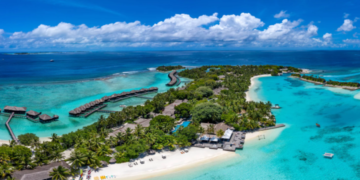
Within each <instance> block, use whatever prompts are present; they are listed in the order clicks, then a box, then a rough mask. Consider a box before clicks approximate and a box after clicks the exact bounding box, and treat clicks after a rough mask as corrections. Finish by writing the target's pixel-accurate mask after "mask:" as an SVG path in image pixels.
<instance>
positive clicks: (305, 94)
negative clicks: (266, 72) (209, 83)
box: [157, 74, 360, 180]
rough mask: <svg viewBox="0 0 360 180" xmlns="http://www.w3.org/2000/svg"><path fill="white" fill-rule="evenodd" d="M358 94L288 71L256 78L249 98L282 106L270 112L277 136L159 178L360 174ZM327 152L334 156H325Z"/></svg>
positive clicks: (203, 179)
mask: <svg viewBox="0 0 360 180" xmlns="http://www.w3.org/2000/svg"><path fill="white" fill-rule="evenodd" d="M358 94H359V91H348V90H342V89H337V88H328V87H323V86H320V85H314V84H312V83H308V82H303V81H300V80H298V79H296V78H292V77H289V74H285V75H283V76H279V77H262V78H258V79H257V86H254V87H253V88H252V89H251V90H250V96H251V98H252V99H253V100H256V101H259V100H261V101H271V102H272V103H274V104H275V103H276V104H279V105H280V106H281V107H282V108H281V109H278V110H273V111H272V112H273V114H274V115H275V116H276V119H277V123H284V124H286V128H284V129H278V130H272V131H274V132H272V133H275V134H276V136H277V135H278V136H277V138H275V140H274V141H269V140H266V139H265V140H255V142H251V143H247V144H245V146H244V150H238V151H236V153H237V154H238V155H239V157H238V158H234V159H230V160H226V161H221V162H214V163H209V164H207V165H205V166H204V167H198V168H194V169H191V170H187V171H186V173H185V172H178V173H175V174H170V175H166V176H162V177H160V178H157V179H161V180H162V179H175V180H176V179H195V180H208V179H224V180H225V179H259V180H260V179H277V180H279V179H284V180H285V179H296V180H297V179H299V180H302V179H334V180H336V179H360V157H359V156H358V154H359V152H360V139H359V138H360V137H359V135H360V118H359V116H358V112H359V111H360V101H359V99H358V98H357V96H358ZM316 123H319V124H320V125H321V127H320V128H318V127H316V126H315V124H316ZM272 136H275V135H272ZM268 139H272V138H269V137H268ZM256 141H257V142H256ZM325 152H330V153H333V154H334V158H333V159H326V158H324V157H323V154H324V153H325Z"/></svg>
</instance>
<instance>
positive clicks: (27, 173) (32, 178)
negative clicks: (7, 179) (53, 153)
mask: <svg viewBox="0 0 360 180" xmlns="http://www.w3.org/2000/svg"><path fill="white" fill-rule="evenodd" d="M58 166H63V167H64V168H66V169H68V170H70V166H69V165H68V164H67V163H66V162H65V161H60V162H54V163H50V164H48V165H43V166H37V167H36V168H34V169H26V170H21V171H15V172H14V173H13V174H12V175H11V176H12V177H13V178H14V179H17V180H44V179H51V177H50V176H49V174H50V172H51V171H52V170H53V169H54V168H57V167H58Z"/></svg>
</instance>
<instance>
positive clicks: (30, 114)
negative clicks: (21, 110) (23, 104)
mask: <svg viewBox="0 0 360 180" xmlns="http://www.w3.org/2000/svg"><path fill="white" fill-rule="evenodd" d="M40 114H41V113H39V112H36V111H33V110H30V111H28V112H26V115H27V116H30V117H31V118H37V117H38V116H39V115H40Z"/></svg>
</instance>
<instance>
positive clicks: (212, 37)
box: [4, 13, 321, 48]
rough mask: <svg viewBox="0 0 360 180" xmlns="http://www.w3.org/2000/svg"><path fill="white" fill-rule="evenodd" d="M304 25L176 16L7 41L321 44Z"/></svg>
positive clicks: (44, 28) (38, 31)
mask: <svg viewBox="0 0 360 180" xmlns="http://www.w3.org/2000/svg"><path fill="white" fill-rule="evenodd" d="M301 22H302V20H295V21H290V20H288V19H284V20H282V22H281V23H276V24H273V25H269V26H268V27H265V29H260V28H262V27H264V26H265V23H264V22H262V21H261V19H259V18H257V17H255V16H253V15H251V14H250V13H241V14H240V15H234V14H233V15H223V16H222V17H221V18H219V17H218V14H217V13H214V14H212V15H202V16H199V17H191V16H190V15H188V14H176V15H174V16H173V17H170V18H167V19H164V20H163V21H160V22H158V23H155V24H153V25H145V24H142V23H141V22H140V21H134V22H115V23H110V24H105V25H103V26H100V27H88V26H86V25H85V24H81V25H73V24H70V23H66V22H61V23H59V24H58V25H56V26H49V25H44V24H41V25H39V26H38V27H37V28H35V29H34V30H32V31H29V32H14V33H12V35H10V37H8V38H6V39H5V40H4V42H5V43H6V44H7V45H8V46H10V45H11V46H12V47H14V46H16V47H22V48H38V47H75V48H78V47H89V46H93V47H144V46H147V47H174V46H183V47H194V46H199V47H208V46H223V47H226V46H234V47H242V46H246V47H252V46H253V47H254V46H255V47H268V46H277V47H280V46H290V47H292V46H296V47H301V46H305V47H309V46H317V45H321V42H319V40H318V39H316V38H314V36H316V35H317V32H318V27H317V26H315V25H313V24H309V25H307V26H300V24H301Z"/></svg>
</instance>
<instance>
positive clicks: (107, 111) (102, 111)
mask: <svg viewBox="0 0 360 180" xmlns="http://www.w3.org/2000/svg"><path fill="white" fill-rule="evenodd" d="M97 112H99V113H116V112H120V111H110V110H98V111H97Z"/></svg>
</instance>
